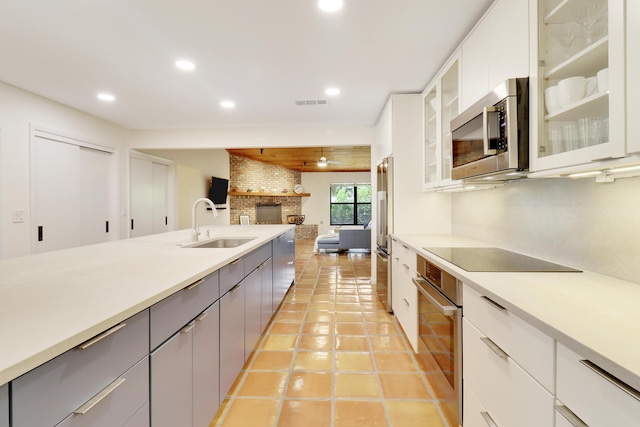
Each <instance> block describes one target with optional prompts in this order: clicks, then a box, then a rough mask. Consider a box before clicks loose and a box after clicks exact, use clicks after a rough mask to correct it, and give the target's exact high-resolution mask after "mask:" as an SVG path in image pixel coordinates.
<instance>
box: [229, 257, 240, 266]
mask: <svg viewBox="0 0 640 427" xmlns="http://www.w3.org/2000/svg"><path fill="white" fill-rule="evenodd" d="M241 259H242V258H238V259H234V260H233V261H231V262H230V263H229V265H236V264H237V263H239V262H240V260H241Z"/></svg>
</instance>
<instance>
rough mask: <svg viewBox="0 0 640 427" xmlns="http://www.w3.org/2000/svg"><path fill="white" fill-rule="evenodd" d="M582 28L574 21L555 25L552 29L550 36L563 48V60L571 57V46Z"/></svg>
mask: <svg viewBox="0 0 640 427" xmlns="http://www.w3.org/2000/svg"><path fill="white" fill-rule="evenodd" d="M581 28H582V26H581V25H580V24H578V23H577V22H574V21H569V22H564V23H562V24H555V25H554V26H553V28H552V30H551V31H552V34H553V36H554V37H555V39H556V40H557V41H558V43H560V46H562V47H563V48H564V58H565V59H566V58H569V57H570V56H571V46H572V45H573V42H574V40H575V38H576V35H577V34H578V32H579V31H580V29H581Z"/></svg>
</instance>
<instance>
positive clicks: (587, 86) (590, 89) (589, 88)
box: [584, 76, 598, 98]
mask: <svg viewBox="0 0 640 427" xmlns="http://www.w3.org/2000/svg"><path fill="white" fill-rule="evenodd" d="M597 89H598V78H597V77H596V76H593V77H589V78H586V79H585V80H584V97H585V98H586V97H587V96H591V95H593V94H594V93H596V91H597Z"/></svg>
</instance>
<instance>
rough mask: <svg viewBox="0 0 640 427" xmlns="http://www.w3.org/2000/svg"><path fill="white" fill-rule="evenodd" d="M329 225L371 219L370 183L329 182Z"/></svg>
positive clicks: (351, 223) (356, 223)
mask: <svg viewBox="0 0 640 427" xmlns="http://www.w3.org/2000/svg"><path fill="white" fill-rule="evenodd" d="M330 216H331V225H365V224H368V223H369V221H371V184H331V215H330Z"/></svg>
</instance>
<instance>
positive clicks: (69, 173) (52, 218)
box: [31, 136, 82, 253]
mask: <svg viewBox="0 0 640 427" xmlns="http://www.w3.org/2000/svg"><path fill="white" fill-rule="evenodd" d="M31 150H32V151H31V177H32V180H33V181H32V227H33V230H32V238H31V242H32V243H31V252H32V253H42V252H48V251H53V250H58V249H66V248H72V247H76V246H80V245H81V244H82V226H81V224H82V211H81V192H80V181H81V180H80V169H79V163H80V147H78V146H77V145H73V144H67V143H63V142H58V141H54V140H51V139H45V138H41V137H37V136H36V137H35V138H33V140H32V145H31Z"/></svg>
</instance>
